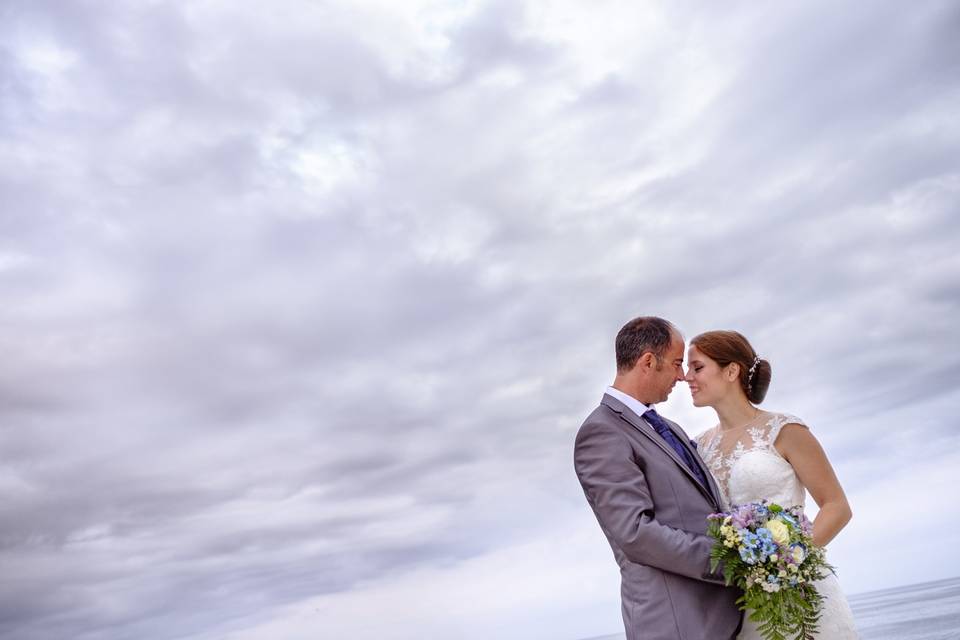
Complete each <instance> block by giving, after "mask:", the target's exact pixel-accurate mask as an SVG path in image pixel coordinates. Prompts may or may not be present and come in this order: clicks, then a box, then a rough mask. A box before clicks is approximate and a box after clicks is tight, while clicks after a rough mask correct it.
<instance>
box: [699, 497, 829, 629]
mask: <svg viewBox="0 0 960 640" xmlns="http://www.w3.org/2000/svg"><path fill="white" fill-rule="evenodd" d="M708 519H709V523H708V528H707V534H708V535H710V536H712V537H713V538H714V540H715V541H716V542H715V543H714V545H713V550H712V551H711V553H710V559H711V563H710V565H711V569H712V570H713V571H716V569H717V566H718V565H719V564H720V563H723V574H724V578H725V579H726V581H727V584H728V585H731V584H732V585H736V586H737V587H739V588H740V589H741V590H742V591H743V595H742V596H741V597H740V599H739V600H737V605H738V606H739V607H740V609H741V610H750V611H751V613H750V619H751V620H753V621H754V622H756V623H757V627H758V629H759V631H760V634H761V635H762V636H763V637H764V638H766V639H767V640H786V639H787V638H791V639H792V638H802V639H804V640H806V639H808V638H813V637H814V634H815V633H816V630H817V623H818V621H819V619H820V609H821V606H822V604H823V596H821V595H820V594H819V593H817V590H816V588H814V586H813V582H814V581H815V580H819V579H821V578H823V577H824V576H826V575H827V572H828V571H833V568H832V567H831V566H830V565H828V564H827V562H826V559H825V557H824V552H823V549H822V548H821V547H818V546H816V545H814V544H813V525H812V524H811V523H810V521H809V520H807V518H806V516H804V515H803V511H802V509H801V507H791V508H789V509H784V508H783V507H781V506H779V505H776V504H767V503H765V502H753V503H750V504H745V505H741V506H739V507H734V508H733V509H731V510H730V511H729V512H726V513H715V514H712V515H710V516H709V518H708Z"/></svg>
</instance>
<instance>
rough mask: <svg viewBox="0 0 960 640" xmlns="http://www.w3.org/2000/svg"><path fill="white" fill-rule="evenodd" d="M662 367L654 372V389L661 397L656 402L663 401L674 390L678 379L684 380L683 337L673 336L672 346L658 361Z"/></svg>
mask: <svg viewBox="0 0 960 640" xmlns="http://www.w3.org/2000/svg"><path fill="white" fill-rule="evenodd" d="M658 364H659V365H660V368H659V369H658V370H655V371H654V372H653V375H654V380H653V385H651V386H653V387H654V390H655V391H656V392H657V394H658V396H659V399H658V400H656V401H655V402H663V401H664V400H666V399H667V397H669V395H670V392H671V391H673V385H675V384H677V381H678V380H683V339H682V338H680V336H676V335H675V336H673V340H672V341H671V342H670V347H669V348H668V349H667V352H666V353H665V354H664V355H663V357H662V358H661V359H660V361H659V362H658Z"/></svg>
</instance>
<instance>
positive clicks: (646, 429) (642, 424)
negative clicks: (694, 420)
mask: <svg viewBox="0 0 960 640" xmlns="http://www.w3.org/2000/svg"><path fill="white" fill-rule="evenodd" d="M603 403H604V404H605V405H607V406H608V407H610V408H611V409H613V410H614V411H616V412H617V413H618V414H620V417H621V418H623V419H624V420H625V421H626V422H628V423H629V424H630V425H631V426H632V427H633V428H635V429H636V430H637V431H639V432H640V433H642V434H643V435H645V436H647V438H649V439H650V441H651V442H653V443H654V444H655V445H657V446H658V447H660V448H661V449H662V450H663V452H664V453H666V454H667V455H668V456H670V457H671V458H672V459H673V461H674V462H676V463H677V466H678V467H680V470H681V471H683V472H684V473H685V474H686V475H687V477H688V478H690V481H691V482H693V484H694V485H696V486H697V488H698V489H700V492H701V493H703V495H704V496H706V497H707V499H709V500H710V502H711V503H712V504H714V505H715V506H717V507H718V508H719V505H720V503H719V501H718V500H717V496H718V495H719V493H717V491H716V485H715V484H714V482H713V477H712V476H711V475H710V472H709V471H708V470H706V469H703V465H702V464H700V456H699V455H694V456H693V458H694V460H696V461H697V464H700V468H701V469H702V470H703V473H704V476H705V477H706V478H707V482H709V483H710V485H711V486H710V487H709V488H708V487H704V486H703V485H702V484H701V483H700V480H698V479H697V476H696V475H695V474H694V473H693V471H692V470H691V469H690V467H688V466H687V463H686V462H684V460H683V459H682V458H681V457H680V456H679V454H677V452H676V451H674V450H673V447H671V446H670V445H669V444H667V441H666V440H664V439H663V438H662V437H661V436H660V434H659V433H657V431H656V429H654V428H653V427H651V426H650V425H649V424H647V421H646V420H644V419H643V418H641V417H640V416H638V415H637V414H636V413H634V411H633V410H631V409H630V408H629V407H627V406H626V405H624V404H623V403H621V402H620V401H619V400H617V399H616V398H613V397H611V396H609V395H604V397H603ZM666 422H667V424H668V425H669V426H670V428H671V429H673V431H674V433H676V435H677V438H678V439H679V440H680V441H681V442H683V441H685V440H686V439H687V437H686V435H684V434H682V433H678V432H677V430H676V428H674V425H673V423H671V422H670V421H669V420H667V421H666ZM685 446H687V447H688V448H689V446H690V445H689V444H685Z"/></svg>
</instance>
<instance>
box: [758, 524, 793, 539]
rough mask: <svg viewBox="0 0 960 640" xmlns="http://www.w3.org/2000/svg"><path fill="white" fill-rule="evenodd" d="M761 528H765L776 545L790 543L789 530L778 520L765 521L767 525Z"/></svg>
mask: <svg viewBox="0 0 960 640" xmlns="http://www.w3.org/2000/svg"><path fill="white" fill-rule="evenodd" d="M763 526H765V527H766V528H767V531H769V532H770V535H771V536H773V540H774V542H776V543H777V544H786V543H787V542H789V541H790V529H789V528H788V527H787V525H785V524H784V523H783V522H781V521H780V520H767V524H765V525H763Z"/></svg>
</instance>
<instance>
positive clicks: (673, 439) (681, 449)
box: [643, 409, 710, 487]
mask: <svg viewBox="0 0 960 640" xmlns="http://www.w3.org/2000/svg"><path fill="white" fill-rule="evenodd" d="M643 417H644V418H646V420H647V422H649V423H650V424H651V425H652V426H653V428H654V429H656V430H657V433H659V434H660V437H661V438H663V439H664V440H666V441H667V444H669V445H670V447H671V448H672V449H673V450H674V451H676V452H677V455H678V456H680V459H681V460H683V461H684V462H686V463H687V466H688V467H689V468H690V471H692V472H693V475H695V476H697V478H698V479H699V480H700V484H702V485H703V486H704V487H709V486H710V484H709V483H708V482H707V478H706V477H705V476H704V475H703V471H701V470H700V465H698V464H697V461H696V460H694V459H693V454H691V453H690V451H689V450H688V449H687V448H686V447H685V446H683V445H682V444H681V443H680V440H679V439H678V438H677V434H675V433H674V432H673V429H671V428H670V425H668V424H667V423H666V422H665V421H664V420H663V418H661V417H660V414H658V413H657V412H656V411H654V410H653V409H647V410H646V411H645V412H644V414H643Z"/></svg>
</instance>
